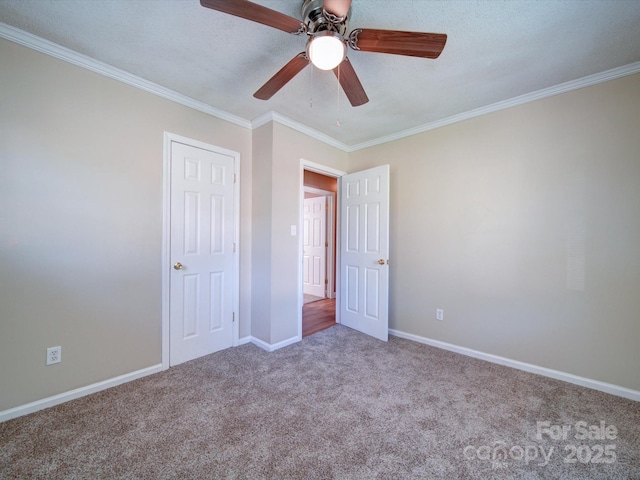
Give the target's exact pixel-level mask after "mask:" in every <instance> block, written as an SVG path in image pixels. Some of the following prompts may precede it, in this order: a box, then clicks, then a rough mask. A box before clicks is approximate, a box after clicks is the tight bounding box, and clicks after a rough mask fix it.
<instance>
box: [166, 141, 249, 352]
mask: <svg viewBox="0 0 640 480" xmlns="http://www.w3.org/2000/svg"><path fill="white" fill-rule="evenodd" d="M195 143H197V142H195ZM169 150H170V205H169V209H170V212H169V215H170V238H169V262H168V263H169V265H165V268H169V269H170V277H169V364H170V365H177V364H179V363H182V362H185V361H188V360H192V359H194V358H198V357H200V356H203V355H207V354H209V353H213V352H216V351H218V350H222V349H224V348H228V347H230V346H232V345H233V344H234V343H235V342H236V341H237V340H236V339H237V329H235V328H234V320H235V310H236V309H235V306H236V305H237V261H236V260H237V257H236V255H237V254H236V253H235V251H234V250H235V247H236V228H237V201H236V197H237V190H236V186H235V185H234V180H235V170H236V163H237V159H238V154H236V153H235V152H229V151H227V150H224V149H219V148H217V147H213V146H206V145H202V144H198V146H195V145H187V144H185V143H184V142H180V141H175V140H174V141H171V142H170V146H169ZM165 263H167V262H165Z"/></svg>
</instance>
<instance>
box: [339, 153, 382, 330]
mask: <svg viewBox="0 0 640 480" xmlns="http://www.w3.org/2000/svg"><path fill="white" fill-rule="evenodd" d="M340 203H341V207H340V318H341V322H342V324H343V325H346V326H348V327H351V328H354V329H356V330H359V331H361V332H363V333H366V334H368V335H371V336H373V337H375V338H378V339H380V340H384V341H387V339H388V332H389V312H388V310H389V265H388V261H389V165H383V166H380V167H375V168H372V169H369V170H364V171H362V172H356V173H352V174H349V175H344V176H343V177H341V179H340Z"/></svg>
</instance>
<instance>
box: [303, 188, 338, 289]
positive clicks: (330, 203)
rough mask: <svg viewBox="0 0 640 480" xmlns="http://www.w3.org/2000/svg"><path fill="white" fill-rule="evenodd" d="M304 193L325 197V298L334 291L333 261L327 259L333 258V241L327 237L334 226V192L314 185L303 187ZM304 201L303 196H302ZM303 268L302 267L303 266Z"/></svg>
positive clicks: (331, 234) (331, 236) (329, 236)
mask: <svg viewBox="0 0 640 480" xmlns="http://www.w3.org/2000/svg"><path fill="white" fill-rule="evenodd" d="M303 189H304V193H315V194H316V195H322V196H323V197H325V198H326V201H327V207H328V208H327V212H329V213H328V214H327V215H326V220H325V237H326V239H325V241H327V242H328V243H329V246H328V247H327V251H326V257H327V258H326V259H325V267H326V271H325V276H326V277H327V281H328V283H327V293H326V296H327V298H335V295H334V291H335V285H334V282H333V277H334V275H333V262H332V261H331V262H330V261H329V259H331V260H333V257H334V251H333V250H334V248H333V242H329V241H328V239H330V238H331V239H332V238H333V234H334V230H335V229H334V228H333V223H334V220H335V208H336V194H335V193H333V192H330V191H329V190H321V189H319V188H314V187H304V188H303ZM303 201H304V198H303ZM303 270H304V267H303Z"/></svg>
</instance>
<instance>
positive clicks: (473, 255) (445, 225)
mask: <svg viewBox="0 0 640 480" xmlns="http://www.w3.org/2000/svg"><path fill="white" fill-rule="evenodd" d="M638 132H640V75H634V76H629V77H625V78H621V79H618V80H615V81H610V82H607V83H603V84H600V85H596V86H592V87H588V88H583V89H580V90H577V91H574V92H571V93H566V94H563V95H559V96H555V97H551V98H547V99H544V100H540V101H536V102H533V103H530V104H526V105H523V106H519V107H516V108H511V109H508V110H504V111H501V112H498V113H493V114H490V115H486V116H483V117H479V118H476V119H473V120H468V121H465V122H462V123H458V124H455V125H451V126H447V127H443V128H439V129H437V130H433V131H430V132H426V133H423V134H420V135H415V136H413V137H410V138H406V139H403V140H400V141H396V142H393V143H389V144H385V145H380V146H377V147H373V148H369V149H366V150H362V151H358V152H355V153H352V154H351V155H350V156H349V171H356V170H360V169H364V168H367V167H371V166H375V165H380V164H385V163H388V164H390V165H391V178H392V185H391V218H392V220H391V267H390V268H391V272H390V274H391V278H390V282H391V291H390V326H391V328H394V329H398V330H401V331H403V332H407V333H411V334H415V335H419V336H422V337H427V338H430V339H435V340H439V341H443V342H448V343H452V344H455V345H458V346H463V347H467V348H471V349H475V350H478V351H482V352H486V353H490V354H494V355H499V356H503V357H507V358H510V359H514V360H518V361H522V362H527V363H531V364H535V365H538V366H542V367H547V368H551V369H555V370H560V371H563V372H568V373H572V374H575V375H579V376H583V377H587V378H591V379H595V380H599V381H603V382H608V383H612V384H615V385H620V386H623V387H627V388H631V389H634V390H640V374H639V373H638V366H639V365H640V348H639V347H638V342H639V341H640V294H639V293H640V290H639V288H640V135H639V134H638ZM436 308H443V309H444V310H445V320H444V321H443V322H438V321H436V320H435V309H436Z"/></svg>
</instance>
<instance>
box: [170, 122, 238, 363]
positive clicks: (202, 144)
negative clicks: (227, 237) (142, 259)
mask: <svg viewBox="0 0 640 480" xmlns="http://www.w3.org/2000/svg"><path fill="white" fill-rule="evenodd" d="M172 142H176V143H182V144H184V145H189V146H192V147H195V148H201V149H203V150H209V151H212V152H216V153H221V154H223V155H229V156H231V157H233V158H234V162H233V164H234V165H233V173H234V183H233V243H234V247H235V248H234V259H233V272H231V273H232V278H233V280H232V291H233V293H232V308H233V312H234V322H233V346H234V347H236V346H238V343H239V335H240V318H239V311H240V153H238V152H234V151H233V150H228V149H226V148H222V147H218V146H216V145H212V144H209V143H205V142H201V141H199V140H194V139H192V138H187V137H183V136H181V135H177V134H175V133H171V132H166V131H165V132H164V137H163V163H162V261H161V266H162V369H163V370H166V369H167V368H169V348H170V334H169V332H170V330H169V327H170V324H169V321H170V309H169V298H170V295H169V294H170V285H171V283H170V280H171V241H170V240H171V143H172Z"/></svg>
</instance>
